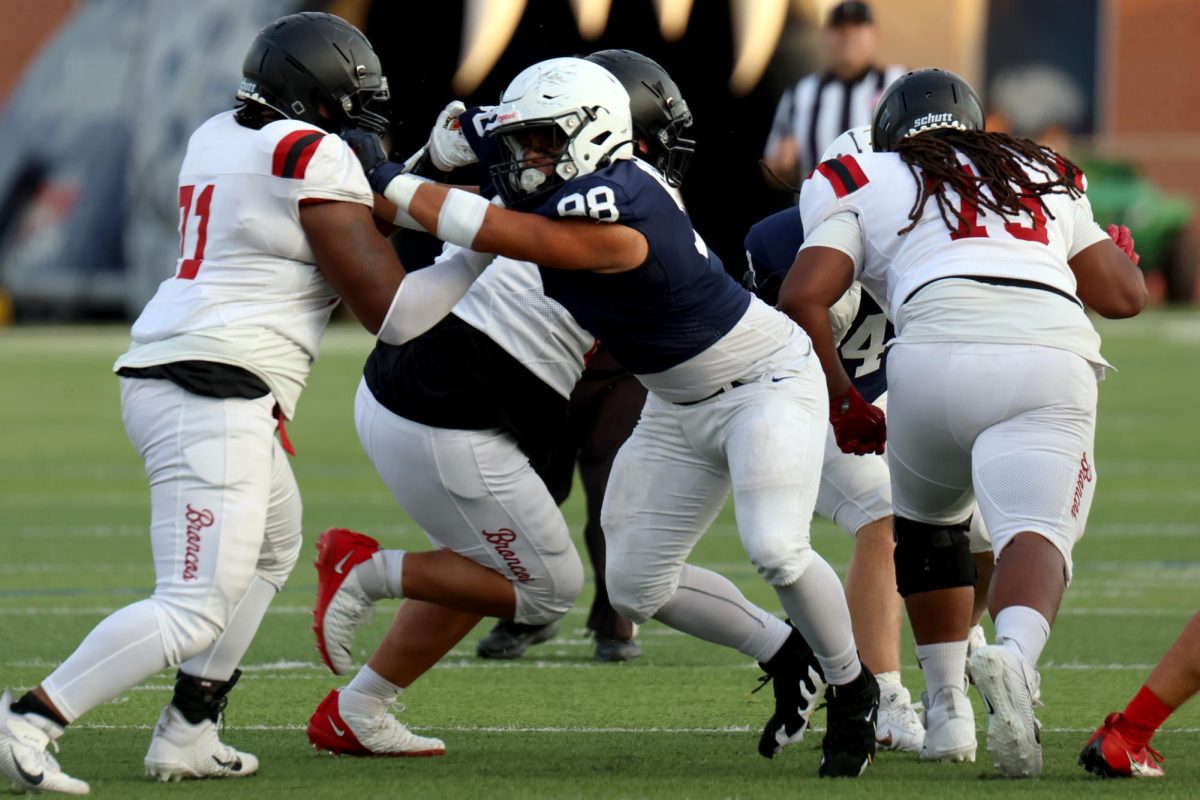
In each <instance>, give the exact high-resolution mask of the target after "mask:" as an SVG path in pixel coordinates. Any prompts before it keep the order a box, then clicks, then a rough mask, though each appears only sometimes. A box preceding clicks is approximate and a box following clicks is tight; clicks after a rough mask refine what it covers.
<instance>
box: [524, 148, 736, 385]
mask: <svg viewBox="0 0 1200 800" xmlns="http://www.w3.org/2000/svg"><path fill="white" fill-rule="evenodd" d="M536 213H538V214H541V215H543V216H546V217H549V218H551V219H572V218H575V217H590V218H591V219H594V220H597V221H599V222H615V223H619V224H621V225H628V226H629V227H631V228H633V229H635V230H637V231H639V232H640V233H641V234H642V235H643V236H645V237H646V241H647V243H648V244H649V254H648V255H647V257H646V261H645V262H644V263H643V264H641V265H640V266H638V267H636V268H635V269H632V270H629V271H628V272H619V273H612V274H601V273H597V272H588V271H584V270H559V269H547V268H543V269H542V270H541V272H542V283H543V286H544V288H545V291H546V295H547V296H548V297H551V298H553V299H554V300H557V301H558V302H559V303H561V304H562V305H563V306H565V307H566V308H567V310H568V311H570V312H571V314H572V315H574V317H575V319H576V320H578V321H579V324H580V325H582V326H583V327H584V329H586V330H588V331H591V332H592V334H594V335H595V336H596V337H597V338H598V339H600V341H602V342H604V344H605V345H606V346H607V347H608V348H609V349H610V350H611V351H612V353H613V355H614V356H615V357H616V359H617V361H619V362H620V363H621V365H622V366H624V367H625V368H626V369H628V370H629V371H630V372H633V373H635V374H651V373H655V372H662V371H663V370H666V369H670V368H671V367H674V366H676V365H677V364H681V363H683V362H684V361H687V360H688V359H689V358H692V357H693V356H696V355H698V354H700V353H702V352H704V351H705V350H707V349H708V348H709V347H711V346H712V345H713V344H715V343H716V342H717V341H718V340H719V339H720V338H721V337H723V336H724V335H725V334H727V333H729V331H730V330H732V329H733V326H734V325H736V324H737V322H738V320H740V319H741V318H742V316H743V315H744V314H745V313H746V309H747V308H748V307H749V305H750V300H751V296H750V293H749V292H747V291H746V290H745V289H743V288H742V287H741V286H739V285H738V284H737V282H736V281H734V280H733V278H731V277H730V276H729V275H728V274H726V272H725V268H724V267H723V266H722V264H721V259H720V258H718V257H717V256H716V254H715V253H710V252H709V250H708V247H707V246H706V245H705V244H704V242H703V241H702V240H701V239H700V237H699V235H697V234H696V231H695V230H694V229H693V228H692V222H691V220H690V219H689V218H688V215H687V212H685V211H684V210H683V209H682V208H680V206H679V205H678V204H677V203H676V202H675V199H674V197H673V196H672V195H671V193H670V191H669V190H668V189H667V186H666V184H665V183H664V182H663V181H662V179H661V178H659V177H658V176H657V175H654V174H652V173H651V172H650V168H649V167H643V166H641V165H640V164H639V163H638V162H636V161H634V160H632V159H625V160H622V161H618V162H617V163H615V164H613V165H611V166H608V167H605V168H604V169H601V170H599V171H597V172H594V173H592V174H591V175H586V176H584V177H582V178H575V179H574V180H571V181H568V182H567V183H565V184H563V185H562V186H561V187H559V189H558V190H557V191H556V192H554V193H553V194H552V195H551V196H550V198H549V199H548V200H546V201H545V202H544V203H542V205H541V206H540V207H539V208H538V209H537V210H536Z"/></svg>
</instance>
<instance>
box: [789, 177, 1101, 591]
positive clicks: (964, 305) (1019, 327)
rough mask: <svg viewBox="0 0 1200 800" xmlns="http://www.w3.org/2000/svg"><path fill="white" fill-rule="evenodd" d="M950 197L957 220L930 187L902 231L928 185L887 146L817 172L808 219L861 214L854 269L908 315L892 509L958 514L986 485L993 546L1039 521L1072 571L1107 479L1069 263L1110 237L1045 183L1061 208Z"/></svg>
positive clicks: (1092, 339) (1091, 360) (1086, 334)
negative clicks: (1102, 479) (1099, 481)
mask: <svg viewBox="0 0 1200 800" xmlns="http://www.w3.org/2000/svg"><path fill="white" fill-rule="evenodd" d="M960 161H961V163H962V164H963V168H964V169H974V166H973V165H971V164H970V163H969V162H968V161H967V160H966V159H965V158H961V157H960ZM1030 170H1033V168H1032V167H1031V168H1030ZM1033 174H1034V177H1035V179H1045V178H1046V177H1048V176H1042V175H1038V174H1037V172H1036V171H1034V172H1033ZM1076 180H1077V185H1078V186H1079V188H1081V189H1082V188H1083V187H1084V185H1085V184H1084V182H1083V177H1082V175H1079V176H1076ZM948 195H949V197H950V200H951V202H952V204H953V205H954V206H955V207H956V208H959V209H960V213H961V214H962V216H963V220H962V221H959V223H958V225H957V230H956V231H955V232H954V233H953V234H952V232H951V231H950V230H949V229H948V228H947V227H946V225H945V223H944V222H943V220H942V218H941V215H940V214H939V212H938V209H937V203H936V200H932V199H931V200H930V201H929V202H928V203H927V205H926V208H925V210H924V213H923V215H922V216H921V218H920V220H919V221H918V223H917V225H916V227H915V228H914V229H913V230H912V231H910V232H908V233H907V234H905V235H903V236H898V235H897V231H898V230H900V229H901V228H903V227H905V226H906V225H907V224H908V212H909V209H910V208H911V207H912V204H913V201H914V199H915V196H916V185H915V183H914V181H913V178H912V176H911V174H910V173H909V168H908V166H907V165H906V164H904V163H903V162H902V161H901V159H900V158H899V156H897V155H895V154H890V153H876V154H863V155H860V156H843V157H842V158H840V159H838V160H837V161H836V162H825V163H824V164H822V165H821V166H820V167H819V168H818V170H817V172H816V173H814V175H813V176H812V177H811V178H810V179H809V180H807V181H806V182H805V184H804V187H803V191H802V193H801V200H800V209H801V218H802V220H803V222H804V226H805V229H806V230H812V231H817V230H818V226H820V225H821V223H823V222H825V221H826V220H830V219H831V218H834V219H833V220H832V222H831V223H830V224H831V225H836V224H845V220H846V219H847V216H846V215H845V214H841V213H840V212H850V213H852V214H853V215H854V217H853V219H854V220H855V221H856V224H857V225H858V226H859V229H860V232H861V236H862V242H863V245H864V248H865V249H864V253H865V257H863V258H862V259H861V260H860V261H857V262H856V265H855V278H856V279H858V280H860V281H862V283H863V285H864V287H866V288H867V289H868V290H870V291H872V293H873V294H875V295H876V296H879V297H886V298H887V304H888V313H889V316H890V317H891V319H893V321H894V322H895V323H896V326H897V331H898V335H897V339H896V341H895V343H894V345H893V347H892V351H891V353H890V354H889V357H888V358H889V364H888V383H889V407H890V411H891V417H890V419H889V425H888V428H889V434H890V437H889V444H890V448H889V449H890V466H891V473H892V489H893V503H894V506H895V509H896V514H897V515H899V516H903V517H906V518H910V519H914V520H917V521H921V522H927V523H932V524H953V523H958V522H961V521H963V520H965V519H966V518H967V516H968V515H969V514H970V511H971V504H972V502H973V500H974V499H975V498H976V497H977V498H978V500H979V506H980V509H981V511H982V515H983V518H984V521H985V522H986V524H987V528H988V531H989V533H990V534H991V538H992V542H993V550H994V552H995V553H997V554H999V553H1000V552H1001V551H1002V550H1003V549H1004V547H1005V545H1006V544H1007V543H1008V541H1010V540H1011V538H1012V537H1013V536H1014V535H1015V534H1017V533H1019V532H1021V531H1034V532H1037V533H1040V534H1042V535H1044V536H1045V537H1046V538H1047V539H1048V540H1049V541H1051V542H1053V543H1054V544H1055V545H1056V546H1057V547H1058V548H1059V550H1060V551H1061V552H1062V553H1063V556H1064V558H1065V559H1066V560H1067V565H1068V569H1069V568H1070V563H1071V561H1070V553H1071V548H1072V546H1073V545H1074V543H1075V541H1076V540H1077V539H1078V538H1079V537H1080V536H1082V534H1083V529H1084V524H1085V522H1086V519H1087V513H1088V509H1089V507H1090V504H1091V498H1092V493H1093V490H1094V486H1095V474H1096V473H1095V455H1094V451H1093V439H1094V429H1095V403H1096V385H1095V384H1096V380H1097V378H1098V377H1100V376H1102V368H1103V367H1104V366H1106V364H1105V362H1104V360H1103V358H1102V357H1101V356H1100V353H1099V336H1098V335H1097V334H1096V332H1095V330H1094V328H1092V326H1091V323H1090V322H1089V321H1088V318H1087V315H1086V314H1085V313H1084V311H1083V308H1082V304H1080V303H1078V302H1077V301H1076V300H1073V299H1072V298H1074V297H1075V278H1074V275H1073V273H1072V272H1071V269H1070V267H1069V266H1068V264H1067V261H1068V260H1069V259H1070V258H1072V257H1074V256H1075V255H1076V254H1077V253H1079V252H1080V251H1082V250H1083V249H1085V248H1087V247H1090V246H1091V245H1093V244H1095V243H1096V242H1098V241H1101V240H1103V239H1104V238H1106V236H1105V234H1104V232H1103V231H1102V230H1100V228H1099V226H1098V225H1096V223H1095V221H1094V220H1093V219H1092V215H1091V208H1090V205H1089V204H1088V202H1087V199H1086V198H1085V197H1080V198H1078V199H1072V198H1070V197H1068V196H1067V195H1065V194H1053V195H1047V196H1046V197H1045V198H1044V200H1045V203H1046V205H1047V207H1048V208H1049V210H1050V212H1051V214H1050V215H1047V214H1046V213H1045V212H1044V211H1043V210H1042V209H1041V208H1040V207H1037V206H1035V204H1033V203H1032V202H1031V203H1030V204H1028V205H1027V211H1026V212H1025V213H1024V214H1023V215H1022V218H1021V219H1019V220H1011V221H1005V220H1000V219H997V218H996V216H995V215H989V214H986V213H985V212H984V211H982V210H978V209H975V208H974V207H973V206H970V205H968V206H966V207H965V208H964V207H963V205H962V201H961V199H960V198H958V197H957V196H956V195H955V194H954V193H953V192H948ZM1051 215H1052V216H1051ZM952 219H953V217H952ZM818 238H823V239H826V241H824V242H823V244H824V246H830V244H829V242H828V237H820V236H819V237H818ZM847 252H848V254H850V255H851V257H852V258H854V257H855V256H854V254H853V253H849V251H847ZM955 276H980V277H985V278H987V279H989V280H990V281H996V280H998V281H1000V282H1001V284H1000V285H997V284H995V283H988V282H980V281H977V280H971V279H970V278H969V277H955ZM1031 283H1032V284H1036V285H1037V286H1041V287H1045V288H1036V287H1033V288H1031V287H1030V286H1029V285H1028V284H1031Z"/></svg>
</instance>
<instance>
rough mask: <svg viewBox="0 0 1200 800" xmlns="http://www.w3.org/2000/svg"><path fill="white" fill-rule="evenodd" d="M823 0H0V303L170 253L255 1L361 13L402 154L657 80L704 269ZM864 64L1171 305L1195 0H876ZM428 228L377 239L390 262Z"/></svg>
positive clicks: (722, 242)
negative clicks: (520, 81) (1041, 175)
mask: <svg viewBox="0 0 1200 800" xmlns="http://www.w3.org/2000/svg"><path fill="white" fill-rule="evenodd" d="M832 5H834V3H833V2H832V0H726V1H725V2H722V1H720V0H704V2H693V1H692V0H616V2H612V0H452V1H448V2H441V3H429V4H423V5H422V6H421V8H420V13H419V14H417V13H416V12H415V11H414V7H413V4H411V3H407V2H406V3H397V2H383V0H330V1H329V2H312V1H311V0H310V1H308V2H302V1H301V0H253V1H252V2H248V1H247V0H205V2H203V3H197V2H193V1H192V0H4V2H2V3H0V108H2V110H3V111H2V116H0V142H3V144H4V146H3V148H0V321H3V322H10V321H17V322H25V321H31V322H32V321H39V320H51V321H71V320H79V319H127V318H132V317H133V316H135V315H136V314H137V313H138V311H140V309H141V307H142V305H143V304H144V303H145V301H146V300H147V299H148V298H149V296H150V295H151V294H152V293H153V291H154V288H155V287H156V285H157V284H158V282H159V281H160V280H162V278H163V277H165V276H166V275H168V274H170V273H171V272H172V270H173V268H174V260H175V257H176V253H177V248H178V238H177V233H176V227H177V224H178V217H177V204H176V198H175V182H176V174H177V170H178V166H179V163H180V161H181V159H182V157H183V149H184V147H185V145H186V142H187V138H188V135H189V134H190V133H191V131H192V130H193V129H194V128H195V127H196V126H197V125H198V124H199V123H200V122H201V121H203V120H204V119H205V118H207V117H208V116H210V115H211V114H213V113H215V112H216V111H219V110H221V109H223V108H227V107H228V106H229V105H230V104H231V101H232V95H233V90H234V87H235V86H236V83H237V76H238V75H239V70H240V66H241V60H242V55H243V52H244V50H245V47H246V46H247V43H248V42H249V41H250V39H251V37H252V36H253V34H254V32H255V31H256V30H257V29H258V28H259V27H261V26H262V25H263V24H265V23H266V22H268V21H269V20H271V19H273V18H275V17H276V16H279V15H282V14H285V13H290V12H292V11H295V10H303V9H320V10H328V11H332V12H334V13H337V14H340V15H342V16H344V17H346V18H348V19H350V20H352V21H353V22H355V23H356V24H358V25H359V26H360V27H362V28H363V29H364V30H365V32H366V33H367V35H368V36H369V37H370V39H371V40H372V42H373V43H374V44H375V46H376V49H377V50H378V52H379V54H380V56H381V58H382V60H383V64H384V67H385V69H386V70H387V73H388V75H389V76H390V79H391V83H392V86H393V87H394V92H393V93H394V102H393V106H394V108H393V110H394V116H395V120H396V122H397V123H398V125H397V127H396V129H395V131H394V137H393V138H394V146H395V148H396V150H397V151H398V152H400V153H404V154H407V153H408V152H411V151H412V150H414V149H415V148H416V147H417V146H419V145H420V144H421V143H422V142H423V140H424V138H425V137H426V135H427V131H428V126H429V124H430V122H431V121H432V119H433V118H434V115H435V114H436V112H437V111H438V110H439V109H440V108H441V107H442V106H443V105H444V104H445V102H446V101H447V100H448V99H450V98H451V97H452V96H454V95H457V96H459V97H461V98H462V99H464V100H466V101H467V102H468V103H488V102H494V101H495V99H496V98H497V97H498V95H499V92H500V90H501V89H502V87H503V86H504V85H505V84H506V83H507V82H508V80H509V79H510V78H511V77H512V76H513V75H514V74H515V73H516V72H517V71H519V70H520V69H521V68H523V67H524V66H526V65H527V64H529V63H531V62H533V61H536V60H539V59H541V58H546V57H550V56H555V55H563V54H572V53H584V52H589V51H591V50H595V49H599V48H603V47H627V48H632V49H635V50H639V51H641V52H644V53H646V54H647V55H649V56H651V57H653V58H655V59H657V60H659V61H660V62H661V63H662V64H663V65H664V66H665V67H667V69H668V70H669V71H670V72H671V73H672V74H673V75H675V76H676V77H677V79H678V82H679V83H680V85H681V87H682V89H683V90H684V94H685V96H686V97H687V98H688V100H689V103H690V104H691V105H692V108H693V111H694V112H695V115H696V120H697V123H696V127H695V129H694V131H695V134H696V138H697V139H698V140H699V143H700V144H699V151H698V154H697V157H696V160H695V163H694V165H693V171H692V173H691V175H690V179H689V184H688V186H687V187H685V190H684V194H685V196H686V199H687V201H688V205H689V208H690V210H691V212H692V216H693V218H694V219H695V221H696V226H697V228H698V229H699V230H700V231H701V232H702V233H703V235H704V236H705V238H706V240H707V241H708V242H709V244H710V245H711V246H712V247H713V248H714V249H715V250H716V251H717V252H718V253H719V254H720V255H721V256H722V258H723V259H724V261H725V262H726V265H727V267H729V268H730V269H731V270H732V271H734V272H738V271H740V269H741V268H742V266H741V265H742V262H743V257H742V255H741V250H742V248H741V240H742V237H743V235H744V234H745V231H746V230H747V228H748V227H749V225H750V224H751V223H753V222H754V221H755V220H757V219H758V218H760V217H761V216H763V215H765V214H766V213H768V212H770V211H772V210H774V209H776V208H779V207H782V206H783V205H786V204H787V203H788V202H790V201H791V196H790V194H789V193H788V192H787V191H785V190H782V189H781V188H780V187H779V186H778V184H774V183H772V182H771V181H769V180H768V179H767V178H766V177H765V176H764V173H763V172H762V170H761V168H760V166H759V164H758V160H759V157H760V156H761V154H762V152H763V144H764V141H765V139H766V136H767V132H768V130H769V128H770V125H771V119H772V116H773V113H774V109H775V104H776V102H777V101H778V99H779V97H780V94H781V92H782V91H784V90H785V89H786V88H787V87H788V86H789V85H791V84H793V83H794V82H795V81H796V80H797V79H798V78H800V77H801V76H802V75H803V74H805V73H807V72H810V71H812V70H814V69H818V68H819V67H820V57H821V48H820V29H821V25H822V21H823V20H824V19H825V15H826V13H827V11H828V9H829V8H830V7H831V6H832ZM871 7H872V9H873V12H874V15H875V18H876V20H877V23H878V28H879V30H880V32H881V35H882V42H881V51H880V59H879V62H880V63H882V64H902V65H905V66H908V67H920V66H935V65H936V66H942V67H945V68H948V69H952V70H954V71H956V72H959V73H960V74H962V75H964V76H965V77H966V78H967V79H968V80H970V81H971V82H972V83H973V84H974V85H975V86H976V87H977V88H978V89H979V90H980V92H981V94H982V95H983V96H984V99H985V102H986V103H987V105H988V108H989V112H990V115H991V117H990V118H991V122H992V124H993V125H996V126H1004V127H1007V128H1009V129H1011V130H1013V131H1015V132H1017V133H1020V134H1023V135H1028V136H1033V137H1036V138H1040V139H1042V140H1044V141H1046V142H1047V143H1049V144H1052V146H1055V147H1057V148H1060V149H1063V150H1065V151H1066V152H1068V153H1069V154H1070V155H1071V156H1072V157H1073V158H1076V159H1077V160H1079V161H1081V162H1082V163H1083V164H1084V166H1085V168H1086V169H1087V171H1088V174H1089V178H1090V180H1091V190H1090V192H1089V194H1090V195H1091V197H1092V201H1093V204H1094V206H1095V209H1096V213H1097V216H1098V217H1099V218H1100V221H1101V223H1108V222H1124V223H1125V224H1128V225H1129V226H1130V227H1131V228H1132V229H1133V231H1134V233H1135V235H1136V237H1137V240H1138V245H1139V249H1140V250H1141V252H1142V253H1143V260H1142V265H1143V267H1144V268H1145V270H1146V272H1147V277H1148V279H1149V280H1150V283H1151V286H1152V291H1153V293H1154V296H1155V298H1156V299H1158V300H1160V301H1164V300H1167V301H1172V302H1178V303H1188V302H1193V301H1194V298H1195V295H1196V283H1197V273H1198V266H1197V265H1198V263H1200V234H1198V233H1197V225H1196V222H1195V211H1196V209H1198V208H1200V48H1197V47H1196V36H1197V34H1198V33H1200V2H1197V0H875V2H873V3H871ZM427 245H428V243H427V242H421V241H419V240H418V241H412V242H406V243H400V244H399V245H398V246H400V247H401V248H402V253H404V252H405V249H404V248H411V249H410V250H409V251H408V252H410V253H412V256H411V260H412V263H414V264H415V262H416V260H419V259H420V258H421V257H422V252H423V248H426V247H427Z"/></svg>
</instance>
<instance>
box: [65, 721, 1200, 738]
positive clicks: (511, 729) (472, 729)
mask: <svg viewBox="0 0 1200 800" xmlns="http://www.w3.org/2000/svg"><path fill="white" fill-rule="evenodd" d="M153 727H154V726H153V725H110V724H105V723H87V722H83V723H77V724H76V725H73V726H72V728H73V729H74V730H97V731H148V730H150V729H152V728H153ZM306 727H307V726H306V725H298V724H293V725H229V726H228V728H227V730H230V731H269V732H279V731H302V730H304V729H305V728H306ZM410 727H411V729H412V730H414V731H433V732H438V731H447V732H452V733H559V734H562V733H567V734H597V733H601V734H603V733H643V734H646V733H648V734H700V733H755V732H757V731H758V730H759V728H757V727H754V726H750V725H724V726H721V727H715V728H662V727H656V726H655V727H648V728H635V727H613V728H601V727H595V728H592V727H584V726H550V725H547V726H537V725H534V726H524V725H412V726H410ZM810 730H811V731H812V732H814V733H821V732H823V731H824V728H818V727H813V728H810ZM980 730H983V729H982V728H981V729H980ZM1094 730H1095V728H1042V732H1043V733H1072V734H1075V733H1077V734H1084V733H1091V732H1092V731H1094ZM1172 733H1186V734H1193V733H1200V728H1164V729H1163V730H1160V731H1158V733H1157V734H1155V735H1156V736H1162V735H1164V734H1172Z"/></svg>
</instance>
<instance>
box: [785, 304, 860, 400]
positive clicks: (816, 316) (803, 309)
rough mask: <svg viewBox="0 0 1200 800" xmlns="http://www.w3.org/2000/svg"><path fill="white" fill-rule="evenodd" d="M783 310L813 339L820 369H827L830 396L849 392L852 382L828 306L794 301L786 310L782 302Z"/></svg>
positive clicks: (833, 396)
mask: <svg viewBox="0 0 1200 800" xmlns="http://www.w3.org/2000/svg"><path fill="white" fill-rule="evenodd" d="M780 310H781V311H783V312H784V313H785V314H787V315H788V316H789V317H791V318H792V320H793V321H795V323H796V324H797V325H799V326H800V327H801V328H803V329H804V331H805V332H806V333H807V334H808V338H809V339H811V340H812V346H813V352H814V353H816V356H817V360H819V361H820V362H821V369H822V370H823V371H824V372H825V385H826V387H827V388H828V390H829V396H830V397H831V398H836V397H841V396H843V395H844V394H846V392H848V391H849V390H850V387H851V385H852V384H851V381H850V376H849V375H847V374H846V369H845V367H843V366H842V360H841V358H840V357H839V356H838V351H837V345H836V344H835V343H834V340H833V327H832V326H831V325H830V324H829V309H828V308H826V307H825V306H824V305H823V304H822V303H819V302H799V303H797V302H793V303H791V304H789V306H788V307H787V308H786V309H785V308H784V305H783V303H782V302H781V303H780Z"/></svg>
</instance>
